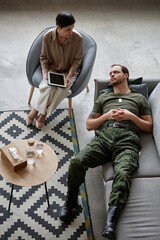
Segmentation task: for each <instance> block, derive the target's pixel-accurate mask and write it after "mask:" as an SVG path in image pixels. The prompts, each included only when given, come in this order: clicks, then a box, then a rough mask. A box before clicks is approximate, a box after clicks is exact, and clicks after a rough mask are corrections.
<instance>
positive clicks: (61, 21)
mask: <svg viewBox="0 0 160 240" xmlns="http://www.w3.org/2000/svg"><path fill="white" fill-rule="evenodd" d="M74 23H75V18H74V17H73V15H72V14H71V13H69V12H60V13H59V14H58V15H57V17H56V25H58V26H60V28H64V27H67V26H69V25H72V24H74Z"/></svg>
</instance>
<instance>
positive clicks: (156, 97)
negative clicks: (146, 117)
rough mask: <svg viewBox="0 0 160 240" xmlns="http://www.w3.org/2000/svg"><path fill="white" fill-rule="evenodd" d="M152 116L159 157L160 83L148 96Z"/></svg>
mask: <svg viewBox="0 0 160 240" xmlns="http://www.w3.org/2000/svg"><path fill="white" fill-rule="evenodd" d="M149 102H150V104H151V110H152V117H153V136H154V140H155V144H156V147H157V150H158V154H159V157H160V83H159V84H158V85H157V86H156V87H155V89H154V90H153V92H152V93H151V95H150V97H149Z"/></svg>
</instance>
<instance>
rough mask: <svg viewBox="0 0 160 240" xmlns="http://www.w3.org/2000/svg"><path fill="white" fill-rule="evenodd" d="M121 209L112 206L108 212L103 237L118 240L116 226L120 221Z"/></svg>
mask: <svg viewBox="0 0 160 240" xmlns="http://www.w3.org/2000/svg"><path fill="white" fill-rule="evenodd" d="M120 212H121V208H120V207H117V206H110V207H109V209H108V212H107V217H106V225H105V226H104V228H103V231H102V236H103V237H105V238H108V239H111V240H115V239H116V226H117V222H118V219H119V215H120Z"/></svg>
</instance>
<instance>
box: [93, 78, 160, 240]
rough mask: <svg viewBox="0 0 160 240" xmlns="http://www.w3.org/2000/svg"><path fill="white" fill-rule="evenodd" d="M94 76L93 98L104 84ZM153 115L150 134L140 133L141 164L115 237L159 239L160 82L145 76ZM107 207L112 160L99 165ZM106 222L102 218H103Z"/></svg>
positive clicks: (135, 175) (121, 238)
mask: <svg viewBox="0 0 160 240" xmlns="http://www.w3.org/2000/svg"><path fill="white" fill-rule="evenodd" d="M106 82H107V81H106V80H97V79H95V99H96V98H97V97H98V96H99V92H100V90H102V89H104V88H106ZM144 82H145V83H147V84H148V93H149V102H150V105H151V109H152V116H153V125H154V127H153V134H147V133H141V134H140V138H141V143H142V150H141V153H140V159H139V163H140V167H139V169H138V171H137V172H136V173H135V174H134V176H133V181H132V188H131V193H130V196H129V198H128V201H127V204H126V206H125V208H124V209H123V211H122V214H121V216H120V219H119V222H118V225H117V240H134V239H137V240H160V83H159V81H158V80H152V79H150V80H149V79H147V80H145V79H144V80H143V83H144ZM102 176H103V181H104V196H105V203H106V211H107V208H108V199H109V195H110V192H111V187H112V181H113V168H112V164H111V163H107V164H105V165H103V166H102ZM104 222H105V219H104Z"/></svg>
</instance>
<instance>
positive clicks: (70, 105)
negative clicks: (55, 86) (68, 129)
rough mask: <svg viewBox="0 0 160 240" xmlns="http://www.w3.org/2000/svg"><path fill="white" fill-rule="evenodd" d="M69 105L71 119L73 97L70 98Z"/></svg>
mask: <svg viewBox="0 0 160 240" xmlns="http://www.w3.org/2000/svg"><path fill="white" fill-rule="evenodd" d="M68 105H69V119H71V118H72V98H68Z"/></svg>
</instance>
